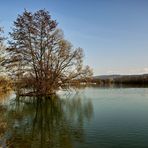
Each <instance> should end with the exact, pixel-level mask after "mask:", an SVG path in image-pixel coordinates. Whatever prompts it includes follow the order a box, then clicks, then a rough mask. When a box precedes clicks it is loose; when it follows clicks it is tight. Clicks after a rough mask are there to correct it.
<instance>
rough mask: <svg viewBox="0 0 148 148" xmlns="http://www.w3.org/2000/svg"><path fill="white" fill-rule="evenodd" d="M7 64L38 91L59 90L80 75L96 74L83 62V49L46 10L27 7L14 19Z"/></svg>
mask: <svg viewBox="0 0 148 148" xmlns="http://www.w3.org/2000/svg"><path fill="white" fill-rule="evenodd" d="M10 36H11V41H10V47H9V48H8V49H7V51H8V55H9V56H8V57H9V58H7V60H6V61H5V66H6V68H7V69H9V71H11V74H13V77H14V78H15V79H17V80H18V82H20V83H22V82H23V83H22V84H23V85H22V86H21V87H22V88H23V87H30V88H32V90H33V91H34V92H35V93H36V94H38V95H49V94H52V93H55V91H56V90H58V89H59V88H61V87H64V88H67V87H69V85H70V84H71V83H73V82H74V81H75V80H78V79H83V80H84V79H85V80H86V79H87V78H89V77H90V76H91V75H92V70H91V69H90V68H89V66H86V67H84V66H83V50H82V49H81V48H77V49H74V48H73V46H72V45H71V43H70V42H68V41H67V40H65V39H64V36H63V32H62V31H61V30H60V29H58V28H57V22H56V21H55V20H52V19H51V15H50V14H49V12H48V11H46V10H39V11H37V12H35V13H31V12H28V11H26V10H25V11H24V13H23V14H22V15H18V18H17V19H16V21H15V22H14V26H13V30H12V32H11V33H10Z"/></svg>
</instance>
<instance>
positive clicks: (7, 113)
mask: <svg viewBox="0 0 148 148" xmlns="http://www.w3.org/2000/svg"><path fill="white" fill-rule="evenodd" d="M92 115H93V106H92V103H91V101H90V100H88V99H85V100H83V99H81V98H80V96H79V95H77V96H75V97H73V98H67V99H64V98H63V99H61V98H59V97H57V96H55V97H53V98H52V99H45V98H28V97H26V98H24V97H23V98H16V99H13V100H11V101H10V103H9V104H7V105H5V106H3V105H1V106H0V117H1V118H0V123H1V124H0V139H1V140H0V146H1V145H2V146H6V145H7V146H8V147H15V148H17V147H18V148H19V147H22V148H26V147H27V148H29V147H32V148H33V147H35V148H37V147H43V148H46V147H52V148H54V147H56V148H57V147H60V148H62V147H63V148H70V147H75V146H74V145H75V144H77V142H84V141H85V132H84V129H83V126H84V124H85V121H87V120H90V119H91V117H92Z"/></svg>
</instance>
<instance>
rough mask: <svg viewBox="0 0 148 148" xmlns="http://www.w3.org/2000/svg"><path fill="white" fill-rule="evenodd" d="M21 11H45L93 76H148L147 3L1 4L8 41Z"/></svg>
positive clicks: (54, 0)
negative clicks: (80, 51) (76, 49)
mask: <svg viewBox="0 0 148 148" xmlns="http://www.w3.org/2000/svg"><path fill="white" fill-rule="evenodd" d="M24 9H27V10H29V11H32V12H34V11H37V10H39V9H46V10H48V11H49V12H50V14H51V16H52V18H53V19H54V20H57V22H58V27H59V28H61V29H62V30H63V32H64V36H65V39H67V40H69V41H70V42H71V43H72V44H73V45H74V47H75V48H77V47H81V48H83V49H84V53H85V57H84V64H85V65H89V66H91V67H92V68H93V71H94V75H108V74H143V73H148V0H1V2H0V26H3V27H4V30H5V35H6V36H7V37H9V36H8V32H11V27H12V26H13V21H15V19H16V18H17V15H18V14H22V13H23V11H24Z"/></svg>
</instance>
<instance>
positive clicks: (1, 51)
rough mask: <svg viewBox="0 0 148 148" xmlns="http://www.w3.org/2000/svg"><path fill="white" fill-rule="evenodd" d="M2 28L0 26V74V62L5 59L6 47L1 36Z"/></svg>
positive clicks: (0, 63)
mask: <svg viewBox="0 0 148 148" xmlns="http://www.w3.org/2000/svg"><path fill="white" fill-rule="evenodd" d="M2 34H3V29H2V27H0V75H1V73H3V72H4V67H3V65H2V63H3V62H4V60H5V49H6V47H5V46H4V37H3V35H2Z"/></svg>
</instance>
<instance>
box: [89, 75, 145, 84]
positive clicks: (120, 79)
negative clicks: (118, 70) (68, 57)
mask: <svg viewBox="0 0 148 148" xmlns="http://www.w3.org/2000/svg"><path fill="white" fill-rule="evenodd" d="M91 82H92V83H96V84H101V85H103V84H104V85H106V84H125V85H126V84H127V85H148V74H144V75H109V76H96V77H93V78H92V80H91Z"/></svg>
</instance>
